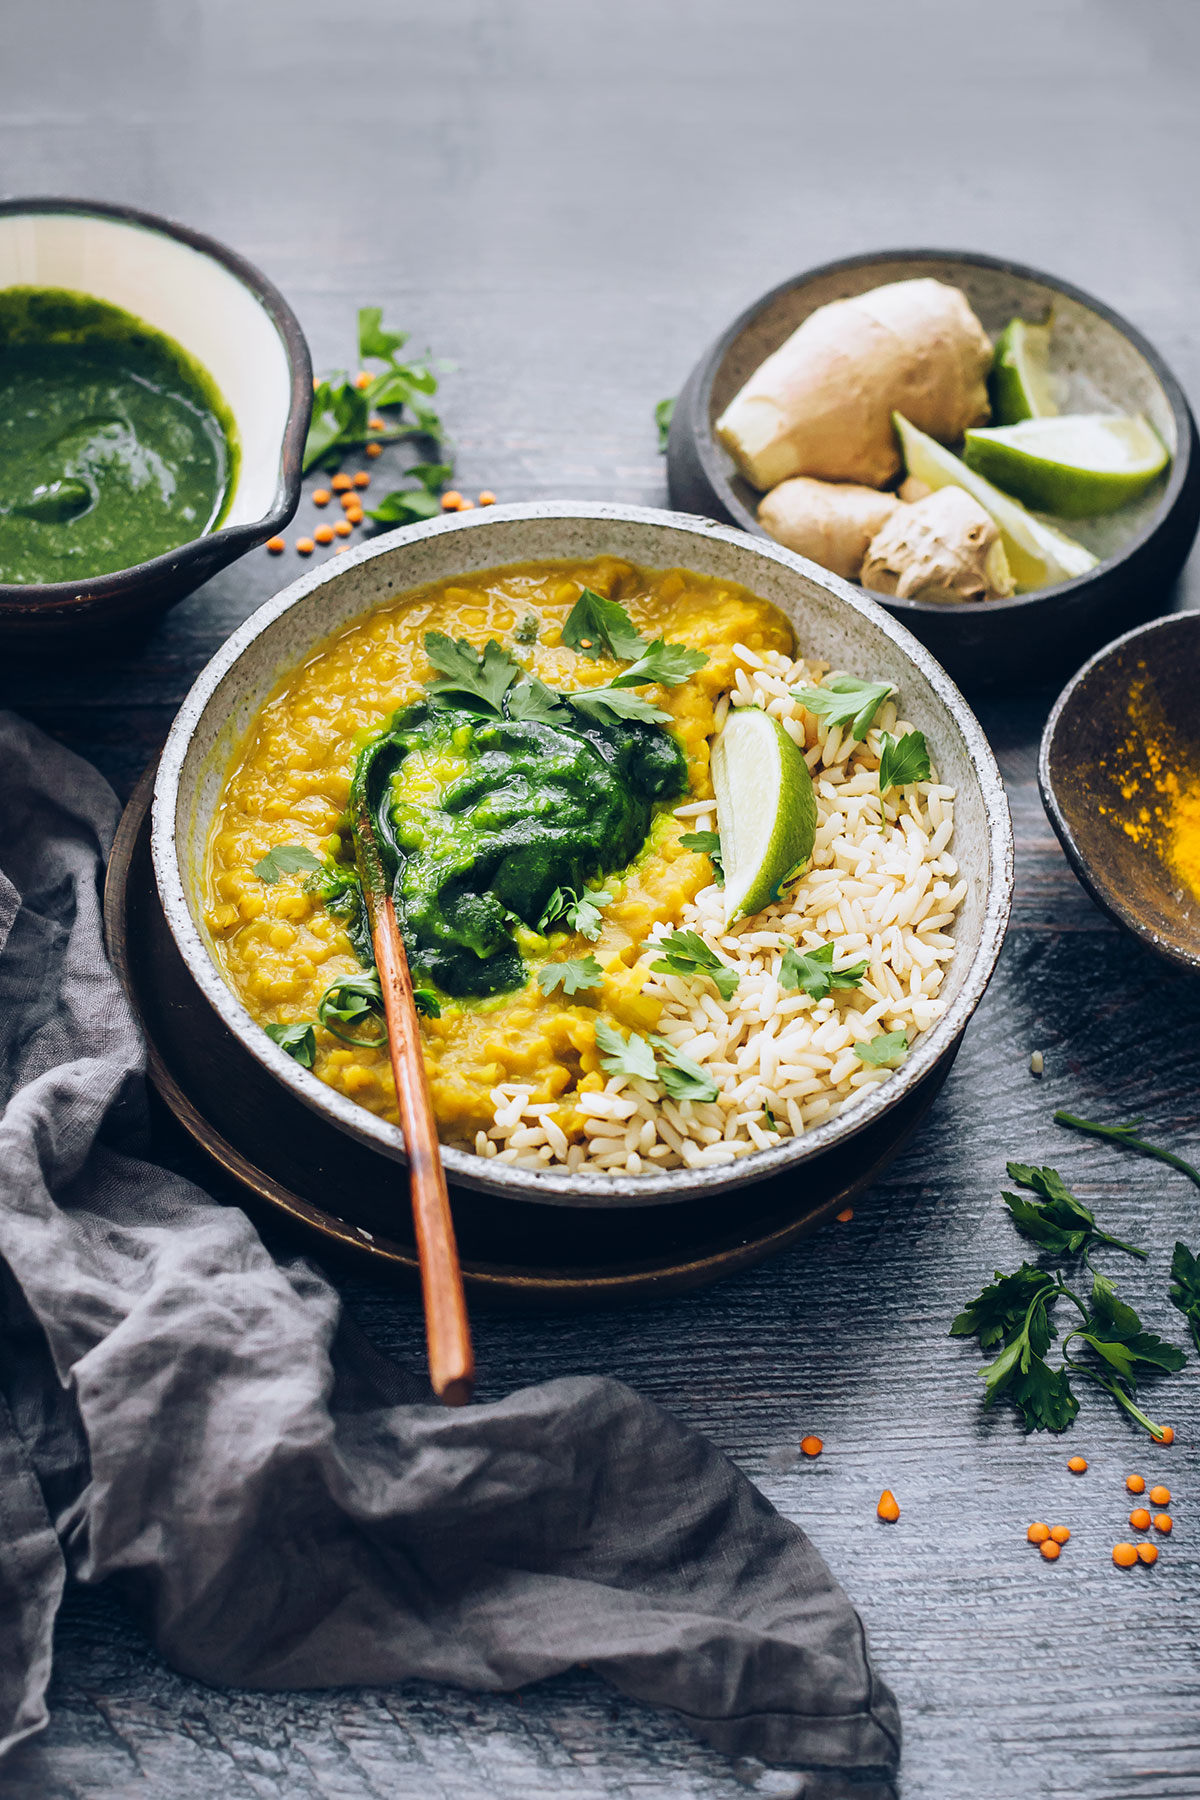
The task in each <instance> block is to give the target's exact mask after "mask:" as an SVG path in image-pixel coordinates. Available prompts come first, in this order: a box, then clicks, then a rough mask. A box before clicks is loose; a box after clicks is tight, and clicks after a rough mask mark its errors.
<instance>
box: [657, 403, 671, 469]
mask: <svg viewBox="0 0 1200 1800" xmlns="http://www.w3.org/2000/svg"><path fill="white" fill-rule="evenodd" d="M674 416H675V398H674V396H673V395H672V397H671V398H670V399H669V400H660V401H659V403H658V405H657V406H656V407H655V409H654V423H655V424H656V425H657V426H658V452H659V455H660V456H665V455H666V452H667V441H668V439H669V438H670V435H671V420H672V418H673V417H674Z"/></svg>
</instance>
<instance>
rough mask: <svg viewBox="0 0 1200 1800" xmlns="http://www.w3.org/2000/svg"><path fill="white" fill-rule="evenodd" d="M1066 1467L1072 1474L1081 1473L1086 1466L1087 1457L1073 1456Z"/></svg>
mask: <svg viewBox="0 0 1200 1800" xmlns="http://www.w3.org/2000/svg"><path fill="white" fill-rule="evenodd" d="M1067 1467H1068V1469H1070V1471H1071V1473H1072V1475H1082V1474H1083V1473H1084V1471H1085V1470H1086V1468H1087V1457H1086V1456H1073V1457H1072V1458H1071V1460H1070V1462H1069V1463H1068V1464H1067Z"/></svg>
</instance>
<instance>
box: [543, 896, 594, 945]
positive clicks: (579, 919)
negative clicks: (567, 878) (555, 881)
mask: <svg viewBox="0 0 1200 1800" xmlns="http://www.w3.org/2000/svg"><path fill="white" fill-rule="evenodd" d="M611 899H612V895H611V894H610V893H609V891H608V889H607V888H585V889H584V891H583V893H582V894H577V893H576V892H575V889H574V888H555V890H554V892H553V893H552V894H551V896H550V898H549V900H547V902H546V905H545V907H544V909H543V911H542V916H541V918H540V919H539V920H538V930H539V931H540V932H543V933H544V932H546V931H548V930H549V929H550V927H551V926H552V925H554V924H556V923H557V921H558V920H559V919H565V920H566V922H567V924H568V925H569V926H570V928H571V930H572V931H577V932H578V933H579V935H580V937H585V938H593V939H595V938H598V937H599V936H600V930H601V927H602V925H603V923H604V921H603V920H602V918H601V917H600V908H601V907H602V906H607V905H608V903H609V901H610V900H611Z"/></svg>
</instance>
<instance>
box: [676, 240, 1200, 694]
mask: <svg viewBox="0 0 1200 1800" xmlns="http://www.w3.org/2000/svg"><path fill="white" fill-rule="evenodd" d="M927 276H932V277H933V278H934V279H936V280H938V281H944V282H947V283H949V284H950V285H951V286H952V287H958V288H961V289H962V290H963V292H964V293H965V294H966V296H967V298H968V300H969V301H970V302H971V305H972V306H973V307H974V309H975V311H976V313H977V314H978V316H979V318H980V320H981V322H982V323H983V326H984V328H985V330H987V331H988V332H989V334H990V335H991V336H992V337H993V338H995V337H997V336H998V335H999V333H1000V332H1001V331H1002V330H1003V328H1004V326H1005V325H1006V324H1007V323H1008V321H1009V319H1011V318H1013V317H1014V316H1015V315H1017V314H1020V315H1021V316H1022V317H1023V318H1027V319H1032V320H1041V319H1044V318H1046V317H1047V316H1048V315H1049V314H1050V313H1051V312H1053V315H1054V342H1055V366H1056V368H1057V369H1059V370H1061V372H1062V373H1063V374H1064V375H1065V376H1066V380H1067V394H1066V400H1065V403H1064V407H1063V410H1064V411H1069V412H1111V411H1113V410H1117V411H1122V412H1143V413H1145V414H1146V416H1147V418H1148V419H1149V420H1150V422H1151V423H1152V425H1153V426H1154V428H1155V430H1156V431H1157V432H1158V433H1159V436H1160V437H1161V438H1162V439H1163V441H1164V443H1165V444H1166V445H1167V448H1168V449H1169V450H1170V452H1171V455H1172V462H1171V466H1170V468H1169V470H1168V471H1167V472H1166V473H1165V474H1164V475H1163V476H1162V477H1161V479H1160V480H1159V481H1158V482H1157V483H1156V484H1155V486H1154V487H1153V488H1151V489H1150V490H1149V492H1148V493H1146V494H1145V495H1143V497H1142V498H1141V499H1140V500H1139V501H1137V502H1136V503H1134V504H1132V505H1130V506H1127V507H1123V508H1122V509H1121V511H1120V512H1119V513H1114V514H1111V515H1109V517H1107V518H1104V519H1095V520H1088V521H1085V522H1083V523H1080V522H1079V521H1072V522H1071V523H1069V524H1067V525H1066V526H1065V527H1064V529H1066V530H1067V531H1069V532H1070V533H1071V535H1072V536H1074V537H1077V538H1079V539H1081V540H1082V541H1083V542H1084V543H1086V544H1087V546H1088V548H1089V549H1090V550H1091V551H1092V552H1093V553H1094V554H1095V555H1097V556H1098V557H1100V558H1101V561H1100V564H1099V566H1098V567H1097V568H1095V569H1093V570H1091V571H1090V573H1089V574H1087V575H1083V576H1080V577H1079V578H1078V579H1077V580H1075V581H1068V582H1062V583H1060V584H1059V585H1057V586H1055V587H1048V588H1042V589H1040V590H1039V591H1038V592H1036V593H1031V594H1017V595H1014V596H1013V598H1012V599H1010V600H988V601H986V602H983V603H980V604H975V605H959V606H944V605H935V604H933V603H931V602H929V601H922V600H901V599H898V598H896V597H895V596H893V595H877V596H876V598H877V599H878V601H879V603H880V605H881V606H885V607H886V608H887V610H888V611H889V612H890V613H892V614H894V616H895V617H896V618H898V619H900V620H902V621H903V623H904V624H905V625H907V626H908V629H909V630H910V631H911V632H913V633H914V634H915V635H916V636H917V637H919V638H920V639H921V641H922V642H923V643H925V644H927V645H928V646H929V648H930V649H931V650H932V651H933V653H934V655H935V656H936V657H938V659H939V660H940V661H941V662H942V663H943V664H944V665H945V667H946V668H947V669H948V670H949V671H950V673H951V674H952V675H953V676H954V677H955V679H956V680H958V681H961V682H962V683H963V684H964V685H965V686H968V687H971V688H978V689H983V688H988V687H996V686H1001V685H1013V686H1015V685H1018V684H1020V683H1022V682H1024V681H1029V680H1044V679H1045V677H1046V675H1047V674H1048V673H1050V674H1054V673H1058V672H1060V671H1061V672H1064V673H1065V671H1066V670H1067V669H1068V668H1071V667H1074V666H1075V665H1076V664H1077V663H1078V661H1079V658H1080V656H1081V655H1086V654H1087V652H1088V651H1090V650H1092V649H1094V648H1095V647H1096V646H1097V645H1098V644H1102V643H1104V642H1105V641H1106V639H1108V638H1110V637H1112V636H1113V635H1114V634H1115V633H1116V632H1118V631H1120V630H1122V629H1124V628H1125V627H1126V626H1129V625H1132V624H1134V623H1135V622H1137V621H1139V620H1141V619H1145V618H1148V617H1149V616H1150V615H1151V614H1153V613H1156V612H1161V611H1162V609H1163V605H1164V589H1165V588H1166V587H1167V586H1168V584H1169V583H1170V582H1172V581H1173V580H1174V579H1175V577H1176V576H1177V575H1178V573H1179V571H1180V569H1181V568H1182V567H1183V564H1184V562H1185V561H1186V559H1187V554H1188V551H1189V550H1190V549H1191V545H1192V540H1193V539H1194V537H1195V535H1196V526H1197V522H1198V521H1200V446H1198V444H1197V438H1196V425H1195V420H1194V419H1193V417H1192V414H1191V410H1190V408H1189V406H1188V403H1187V401H1186V400H1185V398H1184V395H1183V390H1182V389H1181V388H1180V386H1179V383H1178V382H1177V381H1176V379H1175V377H1174V376H1173V375H1172V373H1171V371H1170V370H1169V369H1168V368H1167V366H1166V364H1165V363H1164V362H1163V360H1162V358H1161V357H1160V356H1159V355H1158V353H1157V351H1156V350H1154V349H1153V348H1152V346H1151V345H1150V344H1148V343H1147V342H1146V340H1145V338H1143V337H1142V335H1141V333H1140V332H1138V331H1137V330H1135V328H1134V327H1133V326H1132V325H1130V324H1129V323H1128V322H1127V321H1126V320H1125V319H1122V318H1120V317H1119V316H1118V314H1116V313H1115V312H1112V311H1111V310H1110V309H1109V308H1108V307H1107V306H1105V305H1103V304H1102V302H1101V301H1099V300H1095V299H1093V298H1092V296H1091V295H1090V294H1085V293H1082V292H1081V291H1080V290H1079V289H1078V288H1074V287H1070V286H1068V284H1067V283H1066V282H1064V281H1059V280H1057V279H1056V278H1055V277H1054V276H1052V275H1046V274H1043V273H1042V272H1041V271H1040V270H1038V269H1028V268H1025V267H1023V266H1022V265H1021V264H1020V263H1011V262H1004V261H1001V260H1000V259H999V258H997V257H992V256H977V255H974V254H971V253H969V252H966V251H951V250H893V251H885V252H879V253H875V254H872V255H869V256H852V257H848V258H847V259H846V260H845V261H844V262H836V263H826V264H824V265H823V267H821V268H818V269H809V270H807V271H806V272H805V273H804V274H803V275H797V276H796V277H795V278H794V279H793V280H791V281H785V282H784V283H783V284H782V285H781V286H780V287H777V288H774V289H773V290H772V291H771V292H770V293H769V294H765V295H764V296H763V297H762V299H760V300H756V301H755V302H754V303H753V305H752V306H749V307H747V309H746V311H745V312H744V313H742V315H741V316H740V318H737V319H735V320H734V322H733V324H732V325H730V326H729V328H728V330H726V331H724V332H722V334H721V336H720V337H719V338H718V339H717V341H716V343H715V344H714V345H713V346H712V348H711V349H710V350H709V351H708V352H707V353H706V354H705V355H704V356H703V357H702V358H701V360H700V362H699V363H697V365H696V367H695V369H693V371H692V373H691V375H690V376H689V377H688V381H687V385H686V386H685V387H684V389H683V392H682V393H681V394H680V396H679V400H678V402H677V404H676V407H675V415H674V418H673V420H672V422H671V436H670V445H669V448H668V453H667V457H668V461H667V467H668V479H669V483H670V491H671V500H672V503H673V504H674V505H675V506H679V507H683V508H686V509H687V510H688V511H689V512H700V513H704V514H706V515H707V516H708V517H709V518H714V519H719V520H721V521H723V522H724V523H727V524H731V525H740V526H741V528H742V530H743V531H749V532H753V533H754V534H755V535H756V536H765V535H766V534H765V533H764V532H763V530H762V527H761V526H760V525H759V523H758V520H757V518H756V516H755V508H756V507H757V505H758V502H759V500H760V499H761V495H760V494H759V493H758V492H757V490H756V489H754V488H752V487H751V486H750V485H749V483H748V482H746V481H745V480H744V479H743V477H742V476H741V475H739V474H738V472H737V470H736V468H735V467H734V463H733V459H732V458H731V457H730V455H729V453H728V451H726V450H725V449H724V447H723V446H722V445H721V444H719V443H718V442H717V439H716V436H715V435H714V429H713V428H714V425H715V423H716V420H717V419H718V418H719V417H720V415H721V413H722V412H723V411H724V409H725V407H726V406H727V405H728V403H729V401H730V400H732V398H733V396H734V395H735V394H736V393H737V391H738V389H739V388H740V387H741V386H742V385H743V383H744V382H745V381H746V380H747V379H748V378H749V376H750V375H751V374H753V372H754V370H755V369H756V368H758V366H759V364H760V363H762V362H763V361H764V360H765V359H766V357H768V356H769V355H770V354H771V352H772V351H773V350H777V349H778V348H779V346H780V344H782V343H783V341H784V339H785V338H787V337H789V336H790V335H791V333H792V332H793V331H794V330H795V329H796V327H797V325H799V324H801V323H802V321H803V320H804V319H806V318H807V317H808V315H809V313H811V312H815V311H816V309H817V307H818V306H824V305H825V304H826V303H827V302H828V301H830V300H840V299H845V298H847V297H849V296H851V295H853V294H861V293H865V292H866V290H867V289H868V288H874V287H879V286H881V285H882V284H883V283H884V282H888V281H908V280H913V279H915V278H919V277H927Z"/></svg>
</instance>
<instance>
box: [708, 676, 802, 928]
mask: <svg viewBox="0 0 1200 1800" xmlns="http://www.w3.org/2000/svg"><path fill="white" fill-rule="evenodd" d="M712 778H713V789H714V791H715V793H716V796H717V830H718V833H719V835H720V839H721V861H722V863H723V864H724V867H725V922H726V924H728V925H732V924H733V922H734V920H735V919H744V918H746V917H747V916H748V915H750V914H752V913H756V912H761V911H762V909H763V907H764V906H769V905H770V904H771V902H772V900H774V899H776V898H777V897H778V894H779V889H780V886H781V884H782V883H783V882H785V881H786V880H787V878H788V877H789V875H792V874H794V873H795V872H796V871H798V870H799V869H800V868H801V867H802V866H803V865H804V864H805V863H806V862H807V861H808V859H809V857H810V856H811V855H812V847H813V838H814V837H815V835H816V830H817V799H816V795H815V794H814V792H813V784H812V776H811V775H810V774H809V772H808V764H807V763H806V762H805V760H804V757H803V755H802V754H801V752H800V751H799V750H798V749H797V747H796V745H795V744H794V743H793V742H792V740H791V738H790V737H789V736H788V734H787V732H786V731H785V730H784V729H783V726H782V725H781V724H780V723H779V721H778V719H772V718H771V717H770V716H769V715H768V714H767V713H765V712H762V711H761V710H760V709H759V708H758V707H756V706H745V707H740V708H738V710H737V711H731V712H730V714H729V717H728V718H727V719H726V721H725V725H724V728H723V729H722V731H721V735H720V737H719V738H718V739H717V741H716V743H715V744H714V745H713V753H712Z"/></svg>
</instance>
